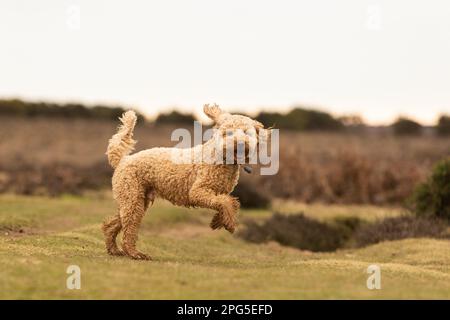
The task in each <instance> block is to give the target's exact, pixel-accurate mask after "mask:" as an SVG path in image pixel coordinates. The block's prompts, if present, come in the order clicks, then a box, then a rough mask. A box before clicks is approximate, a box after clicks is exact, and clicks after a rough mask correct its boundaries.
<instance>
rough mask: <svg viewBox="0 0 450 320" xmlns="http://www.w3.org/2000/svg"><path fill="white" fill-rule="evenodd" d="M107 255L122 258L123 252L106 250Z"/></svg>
mask: <svg viewBox="0 0 450 320" xmlns="http://www.w3.org/2000/svg"><path fill="white" fill-rule="evenodd" d="M108 254H109V255H111V256H124V255H125V252H123V251H122V250H120V249H119V248H113V249H109V250H108Z"/></svg>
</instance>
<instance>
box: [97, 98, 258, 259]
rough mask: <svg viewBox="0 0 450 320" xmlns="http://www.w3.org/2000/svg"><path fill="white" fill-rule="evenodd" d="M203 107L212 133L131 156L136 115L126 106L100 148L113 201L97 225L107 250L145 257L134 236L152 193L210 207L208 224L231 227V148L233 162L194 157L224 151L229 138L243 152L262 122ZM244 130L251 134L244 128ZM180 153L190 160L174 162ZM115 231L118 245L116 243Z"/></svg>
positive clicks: (234, 204)
mask: <svg viewBox="0 0 450 320" xmlns="http://www.w3.org/2000/svg"><path fill="white" fill-rule="evenodd" d="M203 110H204V112H205V114H206V115H207V116H208V117H209V118H211V119H212V120H213V121H214V123H215V128H216V130H215V131H214V134H213V136H212V138H211V139H210V140H208V141H207V142H205V143H204V144H202V145H197V146H195V147H193V148H190V149H181V148H152V149H148V150H144V151H141V152H138V153H135V154H133V155H129V154H130V153H131V151H132V150H133V149H134V146H135V144H136V141H135V140H133V129H134V126H135V124H136V114H135V113H134V112H133V111H127V112H125V113H124V114H123V115H122V117H121V118H120V121H121V122H122V124H121V126H120V127H119V129H118V132H117V133H116V134H115V135H114V136H112V138H111V139H110V140H109V145H108V150H107V152H106V154H107V156H108V160H109V163H110V164H111V166H112V167H113V168H114V169H115V171H114V175H113V178H112V190H113V196H114V199H115V200H116V202H117V204H118V213H117V214H116V215H115V216H113V217H111V218H110V219H108V220H107V221H105V222H104V224H103V228H102V229H103V233H104V235H105V242H106V249H107V251H108V253H109V254H111V255H126V256H128V257H130V258H133V259H145V260H148V259H150V257H149V256H147V255H145V254H143V253H141V252H139V251H138V250H137V249H136V241H137V238H138V229H139V225H140V223H141V220H142V218H143V216H144V213H145V211H146V210H147V208H148V207H149V205H150V203H153V201H154V200H155V198H156V197H160V198H163V199H166V200H168V201H170V202H171V203H173V204H175V205H179V206H184V207H200V208H209V209H213V210H215V211H216V214H215V215H214V217H213V219H212V221H211V224H210V226H211V228H212V229H220V228H222V227H224V228H225V229H226V230H228V231H229V232H231V233H233V232H234V230H235V227H236V215H237V212H238V210H239V201H238V200H237V199H236V198H234V197H232V196H230V193H231V192H232V191H233V189H234V187H235V186H236V184H237V182H238V179H239V169H240V167H241V164H238V161H237V160H236V157H237V156H236V153H234V158H235V159H234V162H231V163H230V164H227V163H229V162H225V164H224V162H220V163H213V162H211V161H209V162H208V161H198V159H202V160H203V159H205V154H208V155H211V156H212V157H215V156H217V155H218V154H219V155H220V156H222V155H225V154H227V151H226V150H227V149H226V147H227V143H229V141H232V143H234V144H235V145H237V144H239V143H244V145H245V150H246V151H248V149H249V145H250V144H251V143H257V141H258V135H259V132H260V131H261V129H263V128H264V127H263V125H262V124H261V123H259V122H257V121H255V120H252V119H250V118H248V117H245V116H241V115H232V114H229V113H226V112H223V111H222V110H221V109H220V108H219V107H218V106H217V105H213V106H209V105H205V106H204V108H203ZM236 129H239V130H236ZM249 131H250V132H256V134H253V135H252V134H248V133H246V132H249ZM230 132H231V134H230ZM224 138H225V139H224ZM228 138H231V140H230V139H228ZM255 141H256V142H255ZM221 148H222V150H220V149H221ZM235 150H237V148H235ZM186 155H189V156H192V158H193V159H194V161H187V162H186V161H185V162H183V161H179V159H181V158H182V157H184V156H186ZM224 158H225V156H223V158H222V160H223V159H224ZM121 230H122V231H123V238H122V250H120V249H119V248H118V246H117V244H116V238H117V235H118V233H119V232H120V231H121Z"/></svg>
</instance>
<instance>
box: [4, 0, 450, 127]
mask: <svg viewBox="0 0 450 320" xmlns="http://www.w3.org/2000/svg"><path fill="white" fill-rule="evenodd" d="M78 12H79V19H78V18H77V17H78V15H77V14H78ZM78 22H79V23H78ZM0 58H1V59H0V98H10V97H19V98H23V99H28V100H42V99H45V100H56V101H63V102H65V101H80V102H83V103H108V104H122V105H125V106H130V107H136V108H137V109H139V110H141V111H143V112H145V113H147V114H149V115H154V114H156V113H157V112H158V111H165V110H169V109H172V108H174V107H176V108H178V109H180V110H185V111H189V112H195V113H199V112H200V110H201V107H202V105H203V104H204V103H207V102H217V103H218V104H220V105H221V106H223V107H224V108H225V109H229V110H241V111H245V112H250V113H252V112H256V111H258V110H261V109H265V110H278V111H284V110H288V109H289V108H290V107H291V106H293V105H296V104H302V105H311V106H315V107H319V108H321V109H323V110H325V111H329V112H332V113H333V114H335V115H342V114H349V113H359V114H361V115H362V116H363V117H364V118H365V119H366V120H367V121H368V122H369V123H372V124H379V123H386V122H391V121H392V120H393V119H394V118H395V117H396V116H397V115H398V114H402V115H405V116H410V117H413V118H415V119H417V120H419V121H421V122H422V123H425V124H427V123H428V124H430V123H433V122H434V121H435V120H436V118H437V116H438V114H439V113H443V112H446V113H450V1H448V0H427V1H426V0H420V1H419V0H416V1H412V0H386V1H382V0H340V1H336V0H309V1H302V0H292V1H291V0H289V1H288V0H277V1H275V0H273V1H265V0H160V1H148V0H147V1H145V0H142V1H138V0H130V1H112V0H40V1H33V0H28V1H25V0H1V2H0Z"/></svg>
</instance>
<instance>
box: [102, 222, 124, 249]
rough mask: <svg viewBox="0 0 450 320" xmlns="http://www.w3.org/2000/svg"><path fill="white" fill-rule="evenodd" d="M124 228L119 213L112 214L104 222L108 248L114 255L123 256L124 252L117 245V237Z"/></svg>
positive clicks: (103, 227)
mask: <svg viewBox="0 0 450 320" xmlns="http://www.w3.org/2000/svg"><path fill="white" fill-rule="evenodd" d="M121 229H122V223H121V221H120V216H119V214H116V215H115V216H112V217H111V218H109V219H108V220H106V221H105V222H104V223H103V226H102V230H103V234H104V235H105V243H106V250H107V252H108V253H109V254H110V255H112V256H121V255H123V254H124V253H123V252H122V251H121V250H120V249H119V248H118V247H117V243H116V238H117V235H118V234H119V232H120V230H121Z"/></svg>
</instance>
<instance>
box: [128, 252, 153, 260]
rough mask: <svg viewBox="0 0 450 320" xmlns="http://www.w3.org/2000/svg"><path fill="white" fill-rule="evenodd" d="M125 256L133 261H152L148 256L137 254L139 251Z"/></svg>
mask: <svg viewBox="0 0 450 320" xmlns="http://www.w3.org/2000/svg"><path fill="white" fill-rule="evenodd" d="M127 256H129V257H130V258H131V259H134V260H152V258H151V257H150V256H148V255H146V254H145V253H142V252H139V251H135V252H132V253H128V254H127Z"/></svg>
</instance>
